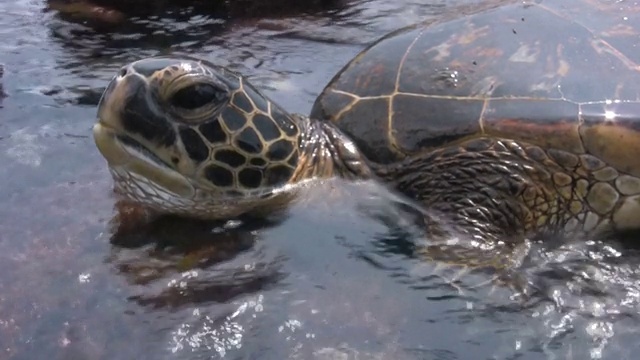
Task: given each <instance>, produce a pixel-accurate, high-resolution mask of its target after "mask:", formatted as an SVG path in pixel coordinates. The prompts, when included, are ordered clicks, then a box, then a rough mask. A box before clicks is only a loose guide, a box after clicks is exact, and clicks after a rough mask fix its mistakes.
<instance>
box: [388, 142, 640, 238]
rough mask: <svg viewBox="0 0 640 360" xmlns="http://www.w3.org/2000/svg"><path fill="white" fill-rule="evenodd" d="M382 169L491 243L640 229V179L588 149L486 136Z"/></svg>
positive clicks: (454, 223)
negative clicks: (577, 151)
mask: <svg viewBox="0 0 640 360" xmlns="http://www.w3.org/2000/svg"><path fill="white" fill-rule="evenodd" d="M377 172H378V173H379V174H380V175H381V176H382V177H383V178H384V179H385V180H386V181H388V182H389V183H390V184H392V186H393V187H395V188H396V189H397V190H398V191H400V192H402V193H404V194H405V195H407V196H409V197H411V198H415V199H418V200H419V201H421V202H422V203H423V204H424V205H425V207H426V208H427V209H429V210H430V211H434V212H435V213H436V214H442V218H443V219H444V223H445V224H446V226H447V228H448V229H449V230H450V231H448V232H449V233H451V234H457V235H462V236H468V237H469V238H470V239H473V240H476V241H480V242H481V243H484V244H495V243H496V242H502V243H510V242H514V241H517V240H518V239H524V238H527V237H535V236H541V237H543V238H545V237H549V236H562V237H566V236H580V235H586V236H597V235H598V234H602V233H603V232H605V231H618V230H622V231H628V230H635V229H640V179H638V178H636V177H633V176H631V175H626V174H621V173H619V172H618V171H616V170H615V169H613V168H612V167H609V166H607V164H606V163H605V162H603V161H602V160H600V159H598V158H596V157H594V156H592V155H588V154H582V155H577V154H573V153H570V152H567V151H562V150H555V149H543V148H541V147H539V146H535V145H531V144H528V143H525V142H521V141H514V140H509V139H500V138H493V137H481V138H476V139H471V140H466V141H463V142H460V143H458V144H455V145H451V146H448V147H444V148H441V149H438V150H435V151H431V152H428V153H426V154H420V155H416V156H412V157H410V158H408V159H406V160H404V161H402V162H401V163H398V164H395V165H391V166H384V167H383V166H381V167H380V168H379V169H377ZM439 221H440V220H439ZM441 226H442V225H441ZM439 231H441V230H439Z"/></svg>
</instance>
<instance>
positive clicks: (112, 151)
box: [93, 120, 195, 199]
mask: <svg viewBox="0 0 640 360" xmlns="http://www.w3.org/2000/svg"><path fill="white" fill-rule="evenodd" d="M93 137H94V140H95V143H96V146H97V148H98V150H99V151H100V153H101V154H102V156H103V157H104V158H105V159H106V161H107V163H108V164H109V168H110V170H111V172H112V174H113V175H114V181H115V182H116V184H115V185H116V188H118V189H124V188H130V187H131V186H132V185H133V184H124V183H123V182H126V181H134V179H135V178H143V179H146V180H145V183H147V187H149V189H144V188H142V189H141V190H142V191H145V190H146V191H145V192H148V193H149V194H148V195H149V196H152V194H159V193H163V194H165V195H166V196H170V197H179V198H186V199H189V198H193V196H194V194H195V189H194V187H193V185H192V184H191V181H189V179H187V178H186V177H184V176H183V175H182V174H180V173H179V172H177V171H175V170H173V169H172V168H171V167H169V166H168V165H167V164H166V163H164V162H163V161H162V160H161V159H160V158H158V157H157V156H155V155H153V152H151V151H150V150H148V149H147V148H146V147H145V146H144V145H142V144H141V143H140V142H138V141H136V140H135V139H133V138H132V137H130V136H127V135H124V134H120V133H119V132H118V131H117V130H116V129H114V128H112V127H109V126H108V125H105V123H104V122H103V121H102V120H99V121H98V122H97V123H96V124H95V125H94V126H93ZM116 174H117V176H116ZM124 174H127V176H123V175H124ZM125 193H128V191H127V192H125Z"/></svg>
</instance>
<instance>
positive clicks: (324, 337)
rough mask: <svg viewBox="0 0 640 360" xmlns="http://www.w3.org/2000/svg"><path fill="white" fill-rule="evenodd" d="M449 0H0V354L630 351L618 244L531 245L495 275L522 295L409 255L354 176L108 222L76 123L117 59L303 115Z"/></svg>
mask: <svg viewBox="0 0 640 360" xmlns="http://www.w3.org/2000/svg"><path fill="white" fill-rule="evenodd" d="M464 3H465V1H462V0H460V1H430V2H429V5H425V4H424V2H422V1H410V0H400V1H395V2H393V3H390V2H386V1H382V0H370V1H363V0H361V1H354V2H352V3H351V4H349V5H348V6H346V7H345V8H343V9H340V10H334V11H328V12H327V13H325V14H317V15H313V16H311V15H307V16H299V17H295V18H286V19H282V18H280V19H260V20H236V21H229V20H227V21H223V20H220V19H215V18H209V17H207V16H203V15H198V14H195V13H190V12H189V11H185V12H184V13H174V14H170V15H166V16H158V17H151V18H137V19H132V20H131V21H130V22H129V23H127V26H125V27H121V28H119V29H118V30H112V31H111V32H109V33H107V34H105V33H97V32H95V31H94V30H91V28H90V27H87V26H86V25H82V24H81V23H70V22H67V21H66V20H65V19H64V18H62V17H61V16H59V14H57V13H56V12H54V11H45V10H46V4H45V3H44V2H43V1H40V0H28V1H26V0H19V1H4V2H0V63H4V65H5V75H4V79H3V83H4V87H5V90H6V91H7V92H8V93H9V97H8V98H6V99H4V100H3V101H2V103H1V106H2V107H1V108H0V162H1V163H2V165H3V171H1V172H0V184H1V185H2V186H0V201H2V204H3V205H4V206H2V207H0V358H11V359H116V358H117V359H219V358H225V359H254V358H259V359H288V358H290V359H469V358H473V359H493V358H495V359H515V358H518V359H540V358H549V359H556V358H562V359H585V358H603V359H623V358H628V359H631V358H635V357H636V356H637V355H635V354H637V352H638V350H639V347H640V346H639V345H638V342H637V341H636V340H637V332H638V331H639V330H640V316H639V315H638V310H639V298H640V286H639V285H638V284H640V273H639V271H638V266H637V265H638V263H639V262H640V257H638V254H637V251H635V250H633V249H626V248H623V247H622V245H619V244H617V243H608V244H604V243H598V242H587V241H576V242H574V243H567V244H562V245H560V244H546V245H544V246H543V245H539V244H533V245H531V247H530V248H529V249H528V252H527V253H526V256H524V261H523V263H522V264H521V265H520V266H519V267H518V268H517V269H516V270H515V271H514V272H513V273H512V275H513V276H515V277H519V278H520V280H521V281H522V282H523V283H525V284H527V288H528V289H529V291H530V296H529V297H527V298H523V297H521V296H517V295H518V294H517V292H516V290H514V289H510V288H509V287H500V286H492V285H487V284H486V283H487V282H488V281H489V280H490V279H491V276H490V275H489V274H483V273H474V274H467V275H464V276H461V277H460V278H459V279H458V278H456V274H457V271H458V270H459V269H455V268H451V269H448V268H440V267H438V266H437V264H435V263H431V262H428V261H424V260H423V259H420V258H418V257H417V256H416V255H415V254H414V252H413V249H414V248H415V246H416V243H417V242H418V241H419V238H420V232H419V230H418V229H417V228H414V226H413V225H412V221H411V219H412V216H413V215H412V214H411V213H409V212H407V211H406V210H405V207H404V206H399V205H398V204H397V203H396V199H395V198H394V197H393V195H392V194H389V193H387V192H386V190H384V189H382V188H379V187H378V186H377V185H375V184H371V183H358V184H345V183H342V182H340V181H327V182H324V183H320V184H317V186H315V187H313V188H311V189H309V191H308V194H306V195H305V196H304V197H303V199H301V200H300V202H298V203H296V204H294V205H293V206H292V208H291V211H290V212H289V213H288V216H287V217H286V218H284V219H282V220H281V221H278V222H273V223H261V224H236V223H227V224H223V225H212V224H202V223H188V222H184V221H167V222H164V223H161V224H155V225H154V226H151V227H149V228H142V229H137V230H136V231H134V232H132V233H130V234H129V235H127V236H117V237H114V236H113V235H112V233H111V230H110V227H109V221H110V220H111V218H112V217H113V216H114V210H113V206H114V199H113V198H112V196H111V191H110V189H111V188H110V186H111V180H110V178H109V176H108V173H107V171H106V167H105V164H104V161H103V160H102V158H101V157H100V156H99V154H98V152H97V150H96V149H95V146H94V144H93V140H92V139H91V137H90V129H91V126H92V125H93V122H94V119H95V104H96V102H97V99H98V97H99V95H100V92H101V90H102V89H103V87H104V86H105V85H106V82H107V81H108V80H109V79H110V78H111V76H112V74H113V73H114V71H115V70H116V69H117V68H119V67H120V66H121V65H122V64H123V63H125V62H128V61H130V60H133V59H135V58H138V57H142V56H148V55H155V54H166V53H179V54H180V53H181V54H191V55H196V56H199V57H203V58H207V59H209V60H212V61H214V62H216V63H219V64H222V65H228V66H230V67H232V68H233V69H235V70H238V71H241V72H243V73H244V74H246V75H248V77H249V78H250V80H251V81H252V82H253V83H254V84H255V85H257V86H258V87H259V88H261V89H263V90H264V91H265V92H266V93H267V94H268V95H269V96H271V97H272V98H273V99H274V100H275V101H276V102H278V103H280V104H281V105H283V106H284V107H285V108H287V109H289V110H290V111H292V112H300V113H307V112H308V111H309V109H310V107H311V104H312V102H313V100H314V98H315V96H316V95H317V94H318V93H319V92H320V90H321V89H322V87H323V86H324V85H325V84H326V82H327V81H328V80H329V78H330V77H331V76H332V75H333V74H334V73H335V72H336V71H338V70H339V69H340V68H341V67H342V65H343V64H345V63H346V62H347V61H348V60H349V59H350V58H351V57H352V56H354V55H355V54H356V53H357V52H358V51H360V50H361V49H362V48H363V47H364V46H365V45H366V44H368V43H370V42H371V41H373V40H375V39H376V38H378V37H380V36H382V35H383V34H385V33H387V32H388V31H391V30H393V29H396V28H399V27H402V26H404V25H408V24H412V23H415V22H417V21H420V20H423V19H427V18H433V17H435V16H438V15H439V14H443V13H446V12H448V11H451V9H452V8H453V7H454V6H457V5H461V4H464ZM466 3H470V2H466ZM151 34H154V36H153V37H152V36H151ZM327 193H329V194H331V196H326V194H327Z"/></svg>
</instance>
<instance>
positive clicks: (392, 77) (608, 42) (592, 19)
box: [311, 0, 640, 176]
mask: <svg viewBox="0 0 640 360" xmlns="http://www.w3.org/2000/svg"><path fill="white" fill-rule="evenodd" d="M311 117H313V118H319V119H328V120H330V121H332V122H334V123H335V124H337V126H338V127H339V128H341V129H342V130H343V131H344V132H345V133H347V134H348V135H349V136H350V137H351V138H352V139H353V140H354V141H355V142H356V144H357V145H358V146H359V147H360V149H361V150H362V151H363V152H364V154H365V155H366V156H367V157H368V158H369V159H370V160H371V161H373V162H377V163H381V164H385V163H391V162H395V161H398V160H400V159H402V158H405V157H407V156H409V155H412V154H416V153H420V152H424V151H428V150H430V149H434V148H437V147H441V146H443V145H450V144H454V143H456V142H461V141H464V140H467V139H470V138H473V137H478V136H494V137H502V138H509V139H514V140H520V141H523V142H528V143H530V144H534V145H538V146H540V147H542V148H544V149H559V150H563V151H566V152H571V153H574V154H591V155H593V156H595V157H597V158H599V159H601V160H603V161H604V162H606V163H608V164H609V165H611V166H613V167H615V168H616V169H618V170H619V171H622V172H626V173H629V174H632V175H635V176H640V160H639V159H638V156H639V155H638V154H640V7H638V6H636V5H633V4H632V2H613V1H608V0H554V1H543V2H540V3H530V4H523V3H522V2H518V3H511V4H506V5H499V6H497V7H493V8H489V9H487V8H485V9H482V10H479V11H476V12H473V13H471V14H469V15H457V17H456V18H450V19H448V20H440V21H436V22H431V23H424V24H420V25H416V26H412V27H409V28H405V29H402V30H399V31H396V32H394V33H392V34H390V35H388V36H386V37H384V38H382V39H381V40H379V41H378V42H376V43H374V44H373V45H372V46H370V47H368V48H367V49H365V50H364V51H363V52H361V53H360V54H359V55H358V56H356V57H355V58H354V59H353V60H352V61H351V62H350V63H349V64H347V65H346V66H345V67H344V68H343V69H342V70H341V71H340V72H339V73H338V74H337V75H336V76H335V77H334V78H333V79H332V80H331V81H330V83H329V84H328V85H327V87H326V88H325V89H324V91H323V93H322V94H321V95H320V97H319V98H318V99H317V100H316V102H315V104H314V106H313V109H312V112H311Z"/></svg>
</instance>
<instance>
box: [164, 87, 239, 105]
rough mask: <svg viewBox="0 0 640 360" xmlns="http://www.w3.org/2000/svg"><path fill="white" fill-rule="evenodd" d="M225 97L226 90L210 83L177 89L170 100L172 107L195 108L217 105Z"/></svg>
mask: <svg viewBox="0 0 640 360" xmlns="http://www.w3.org/2000/svg"><path fill="white" fill-rule="evenodd" d="M226 98H227V93H226V91H224V90H222V89H219V88H217V87H215V86H213V85H211V84H195V85H189V86H187V87H185V88H182V89H180V90H178V91H177V92H176V93H175V94H173V96H172V97H171V100H170V101H171V104H172V105H173V106H174V107H177V108H181V109H185V110H195V109H198V108H201V107H203V106H205V105H207V104H213V105H214V106H215V105H219V104H220V103H221V102H223V101H224V100H225V99H226Z"/></svg>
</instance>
